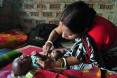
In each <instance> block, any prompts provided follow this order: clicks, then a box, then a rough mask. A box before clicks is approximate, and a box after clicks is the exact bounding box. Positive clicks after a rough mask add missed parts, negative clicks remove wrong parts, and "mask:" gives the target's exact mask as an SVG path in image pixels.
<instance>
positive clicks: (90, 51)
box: [64, 35, 98, 70]
mask: <svg viewBox="0 0 117 78" xmlns="http://www.w3.org/2000/svg"><path fill="white" fill-rule="evenodd" d="M91 43H92V42H91V40H90V38H89V37H88V35H87V36H85V37H83V38H82V39H81V38H78V39H76V42H75V44H74V45H73V47H72V48H71V50H70V51H68V52H67V53H66V54H65V55H64V56H65V57H69V56H75V57H76V58H77V59H79V60H80V62H79V63H78V64H77V65H73V66H70V67H69V68H70V69H74V70H87V69H90V68H92V66H98V63H97V61H96V59H95V57H94V52H95V50H94V46H92V44H91Z"/></svg>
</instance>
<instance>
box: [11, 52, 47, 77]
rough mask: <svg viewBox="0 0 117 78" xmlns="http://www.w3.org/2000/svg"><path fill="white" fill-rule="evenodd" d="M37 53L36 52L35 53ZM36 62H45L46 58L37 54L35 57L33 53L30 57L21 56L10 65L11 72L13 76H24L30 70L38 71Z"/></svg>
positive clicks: (41, 54) (39, 53)
mask: <svg viewBox="0 0 117 78" xmlns="http://www.w3.org/2000/svg"><path fill="white" fill-rule="evenodd" d="M36 53H37V52H36ZM37 59H38V60H46V56H45V55H44V54H43V53H41V52H38V54H36V55H35V52H32V55H31V56H29V55H21V56H20V57H18V58H16V59H15V60H14V61H13V63H12V70H13V73H14V74H15V75H18V76H20V75H25V74H26V73H27V72H28V71H29V70H31V69H38V68H40V66H39V64H37V62H36V61H37Z"/></svg>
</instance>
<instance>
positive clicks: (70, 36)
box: [60, 22, 80, 40]
mask: <svg viewBox="0 0 117 78" xmlns="http://www.w3.org/2000/svg"><path fill="white" fill-rule="evenodd" d="M60 26H61V29H62V37H63V38H65V39H69V40H73V39H75V38H79V37H80V35H79V34H74V33H72V31H71V30H70V29H69V28H68V27H66V26H65V25H62V22H60Z"/></svg>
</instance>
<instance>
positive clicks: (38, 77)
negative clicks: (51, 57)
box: [33, 69, 68, 78]
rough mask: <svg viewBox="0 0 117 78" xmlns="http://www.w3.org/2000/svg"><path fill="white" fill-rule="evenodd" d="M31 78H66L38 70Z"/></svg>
mask: <svg viewBox="0 0 117 78" xmlns="http://www.w3.org/2000/svg"><path fill="white" fill-rule="evenodd" d="M33 78H68V77H66V76H64V75H61V74H56V73H54V72H51V71H48V70H43V69H39V70H38V71H37V73H36V74H35V76H34V77H33Z"/></svg>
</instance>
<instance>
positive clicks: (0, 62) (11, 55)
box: [0, 50, 22, 68]
mask: <svg viewBox="0 0 117 78" xmlns="http://www.w3.org/2000/svg"><path fill="white" fill-rule="evenodd" d="M21 54H22V53H21V52H18V51H15V50H12V51H9V52H7V53H5V54H3V55H1V56H0V68H2V67H4V66H6V65H7V64H9V63H10V62H12V61H13V60H14V59H15V58H17V57H19V56H20V55H21Z"/></svg>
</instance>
